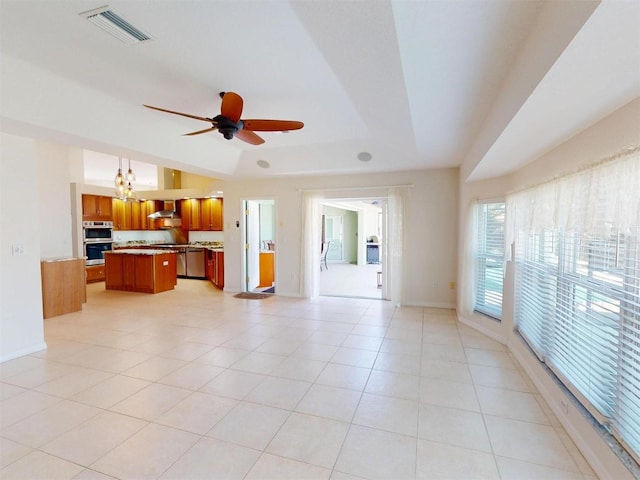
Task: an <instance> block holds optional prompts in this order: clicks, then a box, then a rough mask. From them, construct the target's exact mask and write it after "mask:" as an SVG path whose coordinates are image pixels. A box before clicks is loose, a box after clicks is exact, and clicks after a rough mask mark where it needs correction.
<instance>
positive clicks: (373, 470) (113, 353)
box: [0, 279, 596, 480]
mask: <svg viewBox="0 0 640 480" xmlns="http://www.w3.org/2000/svg"><path fill="white" fill-rule="evenodd" d="M45 332H46V341H47V344H48V346H49V348H48V349H47V350H46V351H42V352H38V353H35V354H33V355H29V356H25V357H21V358H18V359H15V360H12V361H9V362H5V363H4V364H2V365H0V381H1V383H0V386H1V389H0V400H1V404H0V408H1V416H0V419H1V422H0V468H1V470H0V477H1V478H2V479H6V480H9V479H49V478H55V479H70V478H75V479H107V478H123V479H124V478H130V479H146V478H150V479H152V478H162V479H195V478H201V479H215V478H221V479H267V478H272V479H287V478H291V479H306V478H309V479H333V480H347V479H405V478H406V479H465V480H466V479H503V480H509V479H513V480H516V479H517V480H522V479H572V480H573V479H576V480H578V479H581V480H585V479H595V478H596V477H595V475H594V473H593V471H592V470H591V469H590V468H589V466H588V464H587V462H586V461H585V459H584V458H583V457H582V456H581V454H580V453H579V452H578V450H577V449H576V447H575V445H574V444H573V443H572V441H571V440H570V439H569V437H568V435H567V434H566V433H565V432H564V430H563V429H562V428H561V427H560V425H559V424H558V422H557V420H556V419H555V418H554V417H553V414H552V413H551V412H550V411H549V408H548V407H547V405H546V404H545V402H544V401H543V400H542V398H541V397H540V395H539V394H538V392H537V391H536V389H535V387H534V386H533V385H532V384H531V382H530V380H529V379H528V378H527V376H526V375H525V374H524V373H523V371H522V370H521V369H520V368H519V367H518V365H517V364H516V362H515V361H514V360H513V359H512V358H511V356H510V355H509V353H508V352H507V351H506V350H505V349H504V348H503V346H502V345H500V344H498V343H496V342H495V341H493V340H491V339H489V338H487V337H485V336H483V335H481V334H479V333H477V332H475V331H474V330H472V329H470V328H468V327H465V326H463V325H460V324H458V323H457V322H456V317H455V313H454V312H453V311H451V310H442V309H429V308H393V307H392V306H391V305H390V304H389V303H388V302H383V301H380V300H363V299H344V298H332V297H320V298H318V299H315V300H304V299H291V298H283V297H278V296H272V297H270V298H267V299H264V300H240V299H236V298H233V296H232V295H231V294H229V293H222V292H220V291H218V290H216V289H215V288H213V287H212V286H211V285H210V284H209V283H208V282H205V281H199V280H183V279H180V280H179V283H178V287H177V288H176V290H174V291H171V292H165V293H161V294H158V295H145V294H137V293H126V292H114V291H105V290H104V285H103V284H94V285H90V286H89V288H88V303H87V304H85V305H84V308H83V310H82V312H77V313H73V314H69V315H64V316H60V317H56V318H52V319H49V320H46V321H45Z"/></svg>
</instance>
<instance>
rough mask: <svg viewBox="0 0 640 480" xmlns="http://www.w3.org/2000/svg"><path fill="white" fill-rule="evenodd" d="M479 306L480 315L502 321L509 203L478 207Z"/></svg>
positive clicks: (476, 257) (477, 305) (477, 263)
mask: <svg viewBox="0 0 640 480" xmlns="http://www.w3.org/2000/svg"><path fill="white" fill-rule="evenodd" d="M475 214H476V222H475V224H476V230H477V231H476V251H475V254H474V260H475V263H476V265H475V288H476V294H475V306H474V309H475V310H477V311H478V312H481V313H484V314H485V315H489V316H491V317H493V318H497V319H500V318H502V279H503V266H504V220H505V203H504V202H495V203H480V204H478V205H477V206H476V212H475Z"/></svg>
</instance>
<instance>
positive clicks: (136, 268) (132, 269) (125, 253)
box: [104, 248, 178, 293]
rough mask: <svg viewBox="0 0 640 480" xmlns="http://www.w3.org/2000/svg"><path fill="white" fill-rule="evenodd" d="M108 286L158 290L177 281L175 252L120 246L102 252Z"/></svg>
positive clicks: (142, 291) (171, 287)
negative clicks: (123, 247) (119, 247)
mask: <svg viewBox="0 0 640 480" xmlns="http://www.w3.org/2000/svg"><path fill="white" fill-rule="evenodd" d="M104 262H105V277H106V278H105V283H106V288H107V290H126V291H129V292H141V293H159V292H166V291H167V290H173V289H174V288H175V286H176V284H177V283H178V280H177V269H176V252H174V251H170V250H161V249H133V248H131V249H129V248H126V249H120V250H114V251H111V252H105V254H104Z"/></svg>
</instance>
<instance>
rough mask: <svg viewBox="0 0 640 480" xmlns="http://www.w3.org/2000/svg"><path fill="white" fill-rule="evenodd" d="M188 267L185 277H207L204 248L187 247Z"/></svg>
mask: <svg viewBox="0 0 640 480" xmlns="http://www.w3.org/2000/svg"><path fill="white" fill-rule="evenodd" d="M186 260H187V268H186V270H187V271H186V273H185V277H187V278H206V273H205V266H206V265H205V255H204V248H191V247H189V248H187V259H186Z"/></svg>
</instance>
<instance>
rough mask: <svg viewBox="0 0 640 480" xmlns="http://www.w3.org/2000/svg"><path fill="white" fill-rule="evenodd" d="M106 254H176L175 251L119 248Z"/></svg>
mask: <svg viewBox="0 0 640 480" xmlns="http://www.w3.org/2000/svg"><path fill="white" fill-rule="evenodd" d="M108 253H115V254H118V255H161V254H163V253H177V252H176V251H175V250H167V249H165V248H120V249H118V250H112V251H110V252H108Z"/></svg>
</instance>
